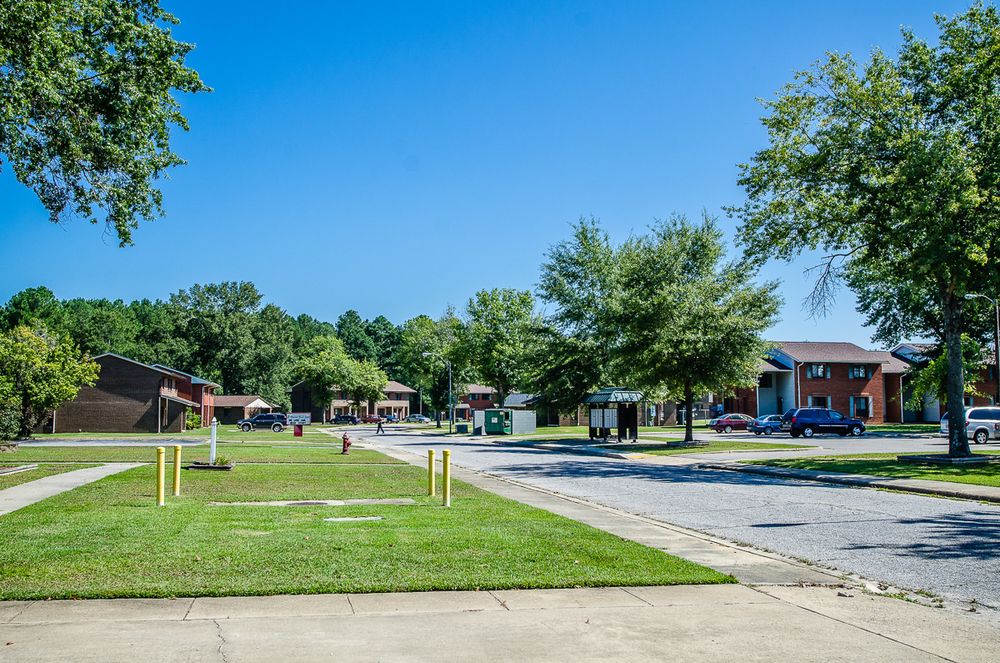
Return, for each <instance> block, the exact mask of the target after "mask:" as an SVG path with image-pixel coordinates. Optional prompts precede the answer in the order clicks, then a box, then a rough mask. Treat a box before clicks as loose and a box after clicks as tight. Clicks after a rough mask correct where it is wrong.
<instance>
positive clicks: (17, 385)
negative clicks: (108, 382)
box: [0, 325, 100, 438]
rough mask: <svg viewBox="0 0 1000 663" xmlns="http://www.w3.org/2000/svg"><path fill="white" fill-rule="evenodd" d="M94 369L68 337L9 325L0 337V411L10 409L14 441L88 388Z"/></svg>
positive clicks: (42, 328) (96, 367) (92, 379)
mask: <svg viewBox="0 0 1000 663" xmlns="http://www.w3.org/2000/svg"><path fill="white" fill-rule="evenodd" d="M99 370H100V366H99V365H98V364H97V363H96V362H94V361H92V360H91V359H90V357H88V356H87V355H85V354H81V352H80V350H79V349H78V348H77V347H76V345H74V344H73V342H72V341H70V340H69V338H68V337H63V338H56V337H55V336H54V335H51V334H49V332H48V331H46V329H45V327H44V326H42V325H36V326H35V327H28V326H26V325H22V326H19V327H15V328H14V329H13V330H11V331H10V332H8V333H6V334H3V335H2V336H0V404H2V407H0V410H6V411H8V412H9V411H10V410H16V413H17V414H16V416H17V419H18V422H17V423H18V426H17V435H18V437H22V438H27V437H30V436H31V431H32V429H34V427H35V426H37V425H38V424H39V423H40V422H41V421H42V420H43V419H44V418H45V416H46V414H47V412H48V411H49V410H54V409H56V408H58V407H60V406H61V405H62V404H63V403H65V402H66V401H69V400H72V399H73V398H75V397H76V394H77V392H79V390H80V387H81V386H82V385H85V384H87V385H93V384H94V383H95V381H96V380H97V374H98V371H99ZM5 428H6V427H5ZM8 432H9V429H8Z"/></svg>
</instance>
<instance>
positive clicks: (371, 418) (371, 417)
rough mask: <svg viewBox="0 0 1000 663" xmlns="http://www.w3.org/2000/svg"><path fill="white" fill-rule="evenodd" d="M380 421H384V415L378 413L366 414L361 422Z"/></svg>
mask: <svg viewBox="0 0 1000 663" xmlns="http://www.w3.org/2000/svg"><path fill="white" fill-rule="evenodd" d="M380 421H382V417H380V416H378V415H377V414H366V415H365V416H363V417H361V423H363V424H377V423H378V422H380Z"/></svg>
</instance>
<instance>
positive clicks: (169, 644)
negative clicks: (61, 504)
mask: <svg viewBox="0 0 1000 663" xmlns="http://www.w3.org/2000/svg"><path fill="white" fill-rule="evenodd" d="M998 636H1000V632H998V631H996V630H994V629H992V628H990V627H985V626H982V625H979V624H977V623H976V622H975V620H973V619H970V618H967V617H964V616H962V615H955V614H951V613H948V612H946V611H943V610H934V609H933V608H926V607H922V606H918V605H913V604H910V603H906V602H903V601H899V600H896V599H890V598H885V597H873V596H867V595H865V594H862V593H860V592H857V591H853V590H849V591H844V590H838V589H829V588H822V587H798V586H793V587H782V586H774V587H766V588H760V587H758V588H751V587H747V586H742V585H722V586H719V585H716V586H704V587H685V586H681V587H616V588H607V589H564V590H509V591H491V592H485V591H484V592H426V593H416V594H348V595H345V594H339V595H313V596H268V597H249V598H194V599H192V598H185V599H176V600H168V599H152V600H143V599H131V600H94V601H37V602H15V603H0V653H2V656H0V658H2V659H3V660H9V661H18V662H19V663H30V662H49V661H51V662H56V661H58V662H60V663H62V662H63V661H67V660H69V661H84V660H87V661H132V660H135V661H139V660H141V661H144V662H151V663H158V662H161V661H163V662H168V661H240V662H250V663H255V662H257V661H261V662H268V663H270V662H273V661H318V660H324V661H329V660H338V661H339V660H351V661H448V662H450V661H455V662H459V661H462V662H465V661H504V662H509V661H568V660H573V661H608V660H639V661H662V660H685V661H711V662H712V663H718V662H719V661H731V660H747V661H758V660H760V661H764V660H767V661H776V662H784V661H788V662H793V661H794V662H796V663H799V662H807V661H823V662H824V663H825V662H829V661H870V660H878V661H887V662H888V661H969V662H970V663H971V662H973V661H974V662H976V663H981V662H982V661H984V660H996V659H997V657H998V656H1000V646H998Z"/></svg>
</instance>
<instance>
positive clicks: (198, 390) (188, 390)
mask: <svg viewBox="0 0 1000 663" xmlns="http://www.w3.org/2000/svg"><path fill="white" fill-rule="evenodd" d="M152 366H153V368H162V369H164V370H167V371H171V372H172V373H175V374H176V375H177V376H178V378H177V395H178V396H180V397H181V398H186V399H187V400H189V401H193V402H194V403H197V407H195V409H194V411H195V413H196V414H197V415H198V416H199V417H201V425H202V426H208V425H209V424H211V423H212V418H213V417H215V398H216V395H215V390H216V389H221V388H222V386H221V385H218V384H215V383H214V382H212V381H211V380H205V379H203V378H200V377H198V376H196V375H191V374H190V373H185V372H184V371H178V370H177V369H176V368H170V367H168V366H164V365H163V364H153V365H152Z"/></svg>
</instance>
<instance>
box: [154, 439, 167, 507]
mask: <svg viewBox="0 0 1000 663" xmlns="http://www.w3.org/2000/svg"><path fill="white" fill-rule="evenodd" d="M164 452H165V449H164V448H163V447H156V506H163V455H164Z"/></svg>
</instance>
